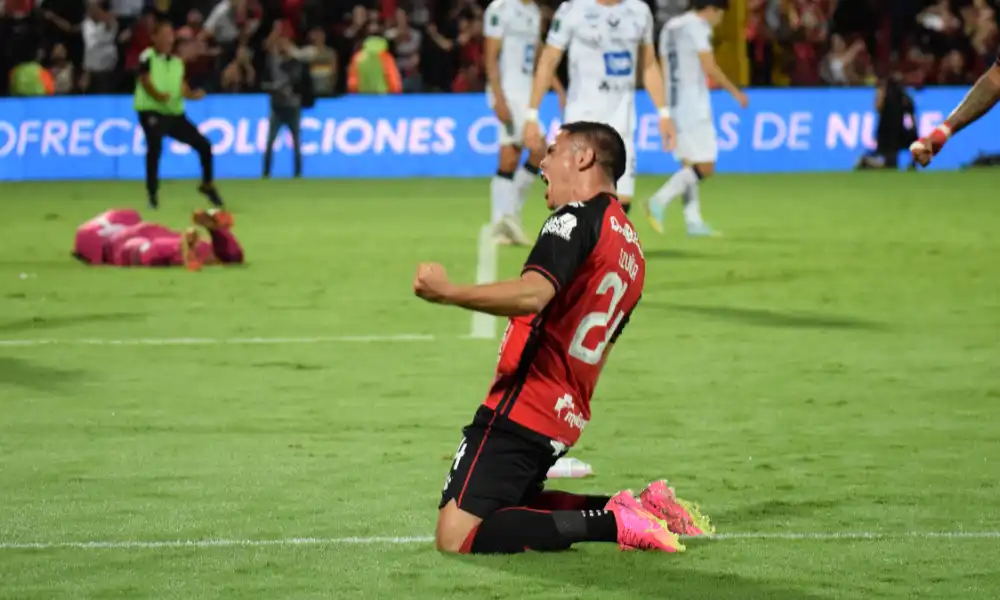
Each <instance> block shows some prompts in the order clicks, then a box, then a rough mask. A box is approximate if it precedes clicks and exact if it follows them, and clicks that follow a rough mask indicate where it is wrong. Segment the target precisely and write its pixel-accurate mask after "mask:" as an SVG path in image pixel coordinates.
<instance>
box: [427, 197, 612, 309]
mask: <svg viewBox="0 0 1000 600" xmlns="http://www.w3.org/2000/svg"><path fill="white" fill-rule="evenodd" d="M582 218H583V217H580V216H578V215H577V214H576V213H574V212H573V209H563V210H561V211H557V212H556V213H554V214H553V215H552V216H551V217H549V220H548V221H546V223H545V226H544V227H542V233H541V235H540V236H539V237H538V241H536V242H535V246H534V247H533V248H532V249H531V253H530V254H529V255H528V259H527V260H526V261H525V263H524V268H523V269H522V270H521V276H520V277H519V278H517V279H511V280H509V281H501V282H498V283H487V284H480V285H457V284H454V283H451V282H450V281H448V275H447V273H445V270H444V267H442V266H441V265H438V264H422V265H420V266H418V267H417V275H416V278H415V279H414V282H413V291H414V293H415V294H416V295H417V296H419V297H420V298H423V299H424V300H427V301H428V302H434V303H437V304H450V305H453V306H460V307H462V308H465V309H468V310H474V311H477V312H483V313H487V314H491V315H497V316H501V317H517V316H523V315H534V314H537V313H539V312H541V311H542V310H543V309H544V308H545V306H546V305H548V303H549V301H550V300H552V298H553V297H554V296H555V295H556V293H557V292H558V291H559V290H560V289H562V288H563V287H565V286H566V285H568V284H569V283H570V281H572V279H573V277H574V275H576V272H577V270H578V269H579V268H580V265H582V264H583V263H584V262H586V260H587V257H588V256H589V255H590V251H591V249H592V248H593V247H594V244H595V243H596V241H595V238H594V236H593V234H592V232H590V230H589V228H588V227H586V226H585V225H583V224H582V223H580V219H582Z"/></svg>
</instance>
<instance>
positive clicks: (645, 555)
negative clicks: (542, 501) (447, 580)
mask: <svg viewBox="0 0 1000 600" xmlns="http://www.w3.org/2000/svg"><path fill="white" fill-rule="evenodd" d="M601 546H605V547H606V548H601V549H596V550H589V549H588V550H587V551H577V550H570V551H568V552H560V553H554V554H546V555H543V554H523V555H518V556H496V557H462V558H461V559H460V560H463V561H467V562H469V563H471V564H474V565H476V566H479V567H481V568H484V569H496V570H498V571H503V572H504V573H505V574H508V575H513V576H517V577H530V578H534V579H538V580H540V581H545V582H550V583H552V584H554V586H553V587H556V588H565V587H571V588H574V589H573V594H575V595H572V596H567V595H565V592H566V591H567V590H565V589H562V590H560V592H561V594H560V596H559V597H576V598H600V597H602V595H604V594H608V593H618V594H623V595H625V596H626V597H628V598H643V599H656V600H661V599H663V598H684V599H685V600H696V599H702V598H705V599H709V598H710V599H711V600H747V599H749V598H769V599H772V600H813V599H817V600H818V598H819V597H818V596H813V595H810V594H808V593H807V592H804V591H802V590H797V589H792V588H789V587H787V586H786V585H781V584H778V583H772V582H768V581H762V580H758V579H751V578H748V577H742V576H738V575H733V574H729V573H707V572H705V571H696V570H694V569H693V568H692V566H691V564H690V562H691V561H690V560H688V557H689V556H690V554H692V553H696V552H697V553H701V552H706V551H708V550H709V548H710V543H708V544H690V545H688V551H687V552H686V553H685V554H681V555H677V556H671V555H664V554H662V553H658V552H657V553H653V552H641V553H640V552H635V553H627V554H622V553H619V552H617V551H616V550H614V549H613V548H614V547H613V546H612V545H611V544H601ZM724 568H725V565H721V564H720V565H719V569H720V570H722V569H724ZM553 591H555V590H553Z"/></svg>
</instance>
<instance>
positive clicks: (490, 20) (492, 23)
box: [483, 1, 504, 40]
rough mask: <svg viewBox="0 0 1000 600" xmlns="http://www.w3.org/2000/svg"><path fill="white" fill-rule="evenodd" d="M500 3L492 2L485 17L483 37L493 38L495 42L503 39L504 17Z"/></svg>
mask: <svg viewBox="0 0 1000 600" xmlns="http://www.w3.org/2000/svg"><path fill="white" fill-rule="evenodd" d="M500 13H501V10H500V2H498V1H495V2H491V3H490V5H489V6H487V7H486V13H485V14H484V15H483V37H488V38H493V39H495V40H501V39H503V27H504V22H503V15H502V14H500Z"/></svg>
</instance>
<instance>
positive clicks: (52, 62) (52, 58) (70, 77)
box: [48, 44, 76, 96]
mask: <svg viewBox="0 0 1000 600" xmlns="http://www.w3.org/2000/svg"><path fill="white" fill-rule="evenodd" d="M48 70H49V73H50V74H51V75H52V84H53V87H54V91H55V93H56V95H59V96H65V95H67V94H72V93H73V92H75V91H76V69H75V68H74V67H73V63H71V62H69V57H68V55H67V53H66V46H64V45H62V44H56V45H55V46H53V47H52V52H50V53H49V60H48Z"/></svg>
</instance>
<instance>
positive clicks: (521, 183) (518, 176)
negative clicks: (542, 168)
mask: <svg viewBox="0 0 1000 600" xmlns="http://www.w3.org/2000/svg"><path fill="white" fill-rule="evenodd" d="M536 181H538V171H537V169H536V170H535V172H534V173H532V172H531V171H529V170H528V169H526V168H525V166H524V165H521V166H520V168H518V170H517V173H514V188H515V190H516V195H515V196H514V212H515V213H516V214H518V215H520V214H521V209H522V208H523V207H524V203H525V202H526V201H527V200H528V192H530V191H531V186H532V185H534V183H535V182H536Z"/></svg>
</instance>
